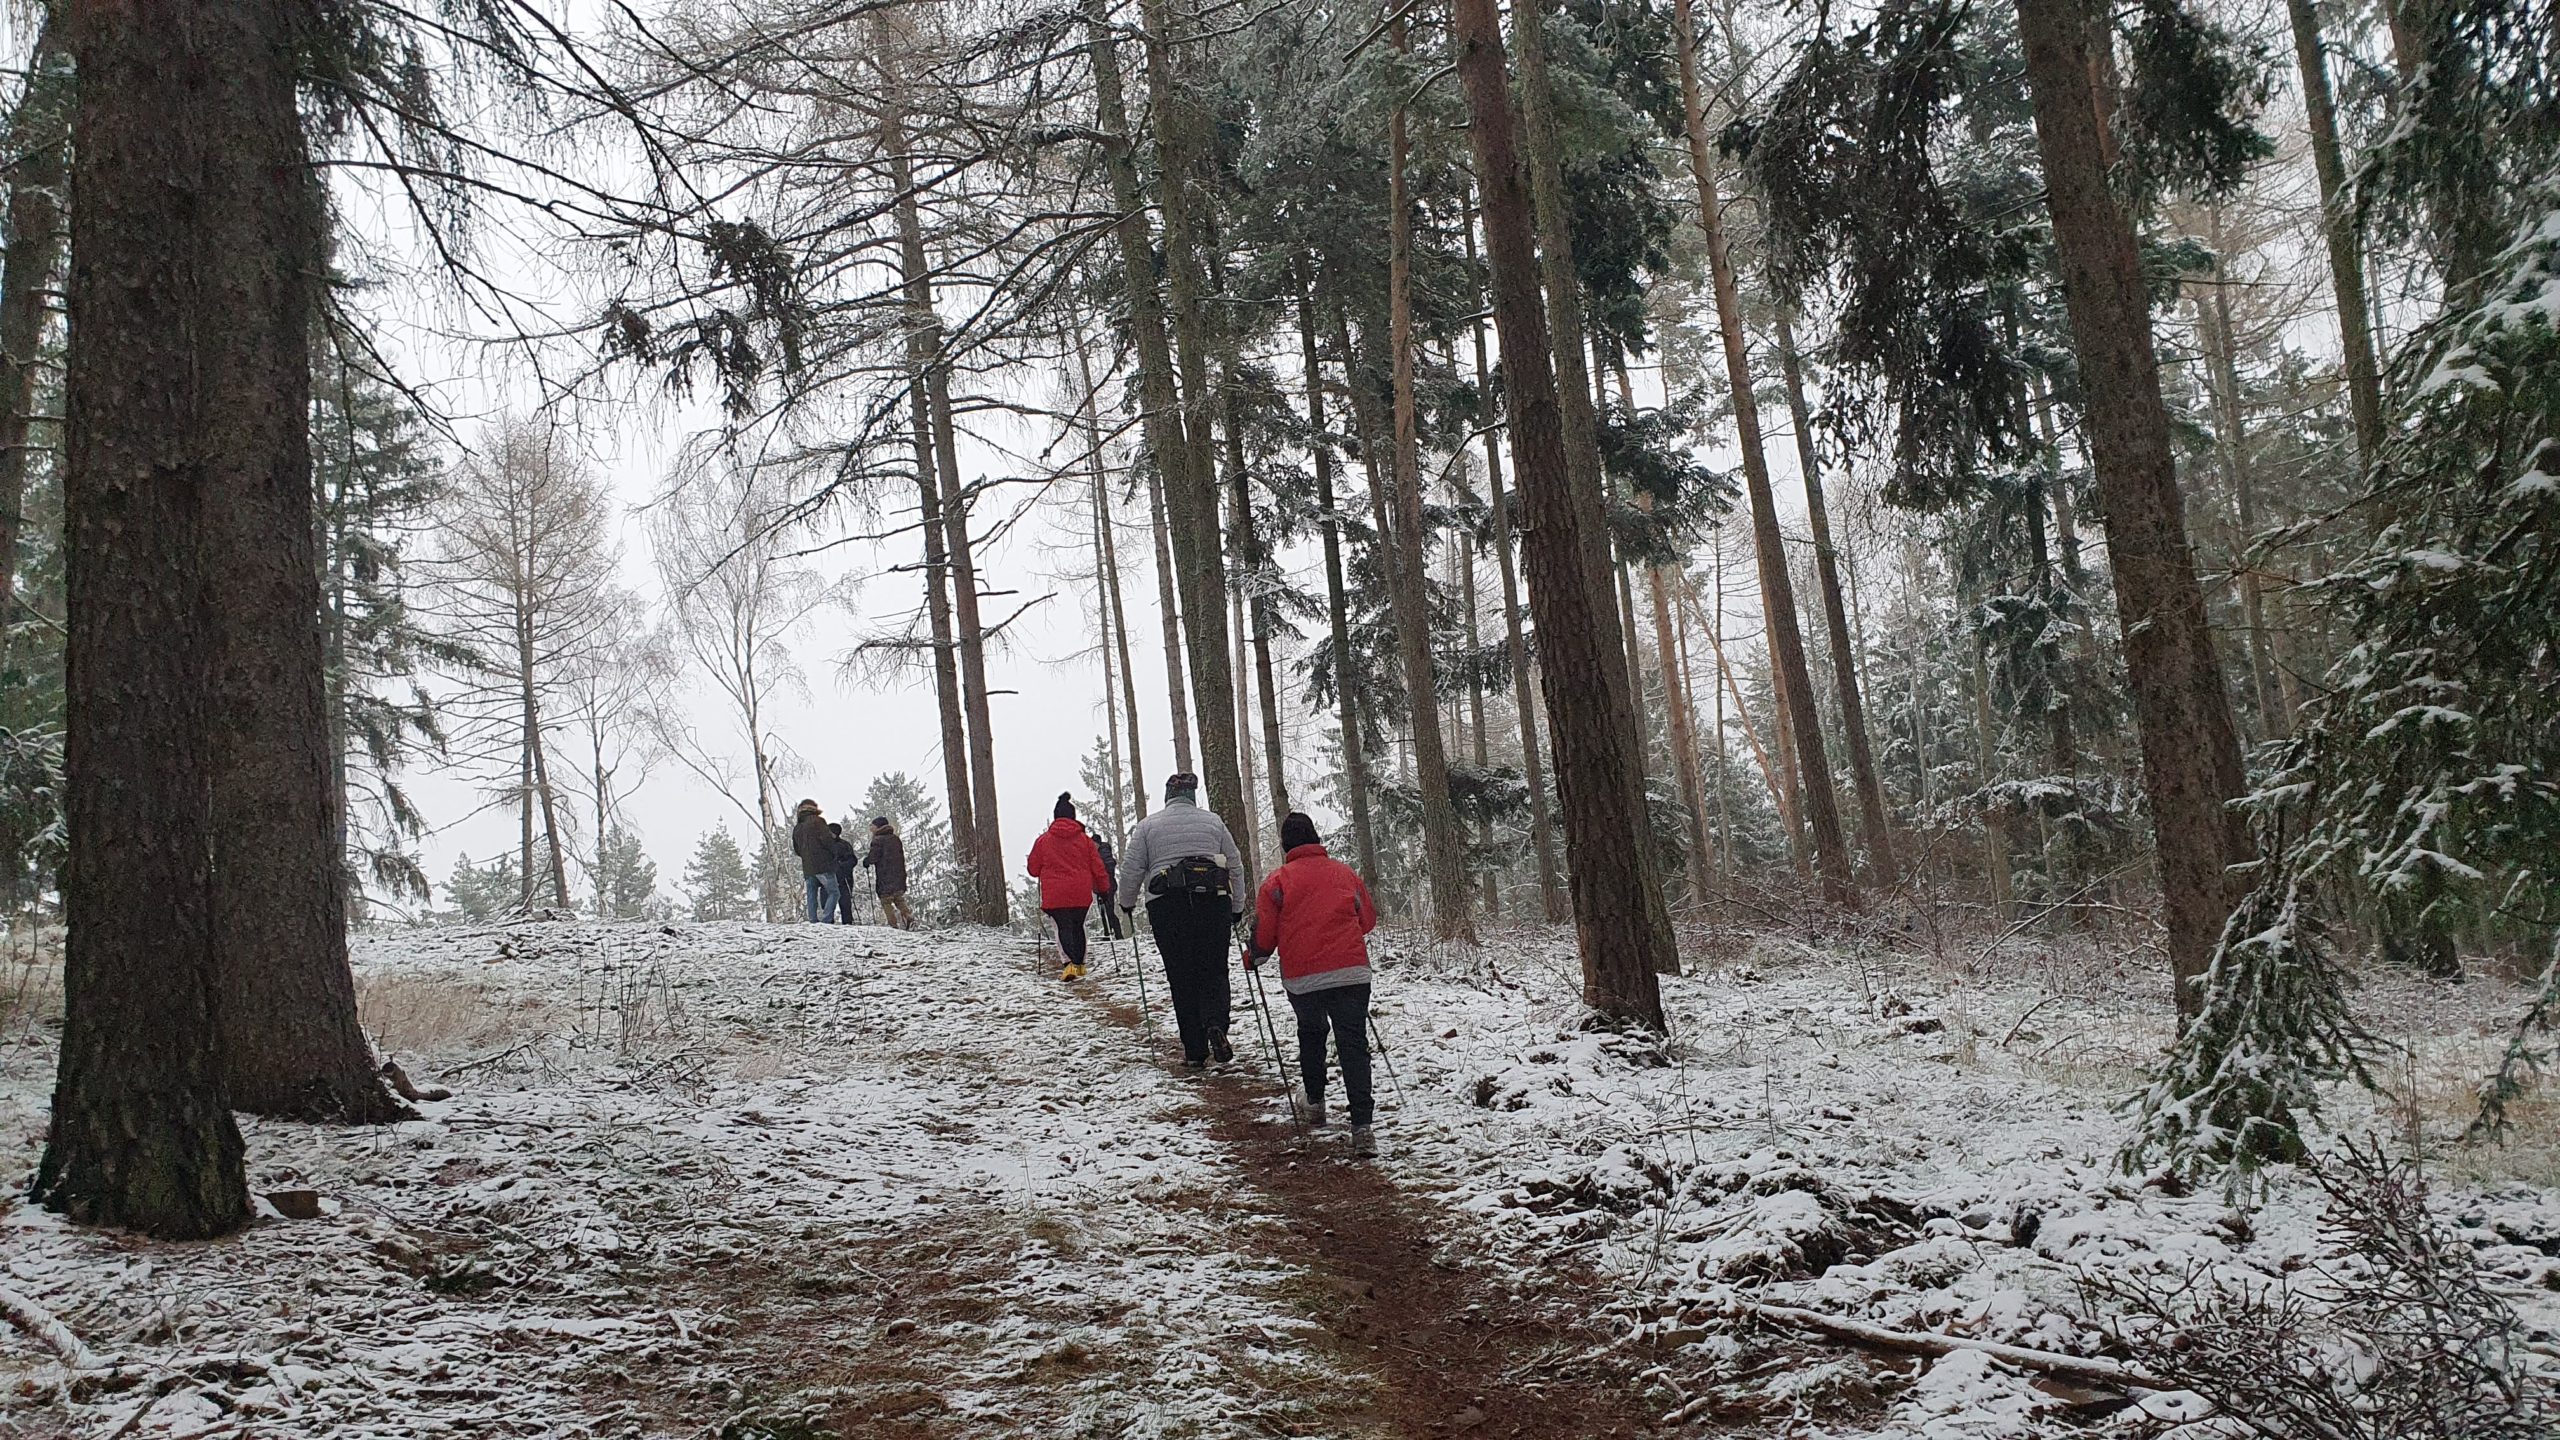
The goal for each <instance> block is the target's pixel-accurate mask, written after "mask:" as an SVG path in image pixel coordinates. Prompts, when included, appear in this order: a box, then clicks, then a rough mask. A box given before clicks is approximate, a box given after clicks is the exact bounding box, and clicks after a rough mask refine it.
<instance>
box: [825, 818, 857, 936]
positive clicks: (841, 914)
mask: <svg viewBox="0 0 2560 1440" xmlns="http://www.w3.org/2000/svg"><path fill="white" fill-rule="evenodd" d="M827 833H828V834H830V835H833V836H834V837H836V923H837V924H839V925H850V924H852V923H853V872H854V871H856V870H859V869H861V868H862V852H861V851H859V850H856V849H854V848H853V842H852V841H850V840H847V839H846V838H844V826H843V825H842V824H840V823H837V822H834V821H830V822H828V824H827Z"/></svg>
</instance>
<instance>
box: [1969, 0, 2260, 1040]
mask: <svg viewBox="0 0 2560 1440" xmlns="http://www.w3.org/2000/svg"><path fill="white" fill-rule="evenodd" d="M2018 30H2019V35H2020V38H2021V39H2022V40H2023V41H2024V43H2025V48H2026V57H2027V80H2028V85H2029V88H2030V89H2031V91H2032V92H2033V96H2034V103H2035V120H2036V137H2037V141H2038V144H2039V148H2040V149H2041V150H2042V152H2043V156H2044V171H2045V188H2046V194H2047V199H2048V203H2049V204H2050V205H2051V207H2052V212H2053V231H2054V248H2055V253H2056V255H2057V257H2058V259H2059V260H2060V262H2061V269H2062V288H2063V298H2064V300H2065V302H2066V303H2067V305H2068V307H2069V312H2070V317H2071V333H2072V338H2073V342H2074V349H2075V350H2076V351H2077V352H2078V354H2079V358H2080V374H2081V377H2082V381H2083V388H2084V391H2085V393H2086V395H2087V417H2088V430H2089V449H2090V454H2091V457H2092V459H2093V461H2094V463H2095V468H2096V470H2097V477H2098V504H2099V509H2100V511H2101V512H2102V514H2103V516H2104V518H2105V520H2106V541H2107V557H2108V562H2109V564H2110V566H2111V567H2112V568H2113V570H2114V572H2115V581H2116V597H2117V610H2118V619H2119V624H2120V626H2121V628H2122V631H2123V637H2124V650H2125V670H2126V676H2127V679H2128V681H2129V683H2130V686H2131V688H2132V691H2133V703H2134V715H2135V719H2136V722H2137V725H2138V728H2139V729H2140V732H2141V740H2142V776H2143V788H2144V791H2145V793H2146V795H2147V796H2148V798H2149V800H2150V802H2151V814H2152V824H2153V828H2154V832H2155V835H2156V837H2157V840H2158V846H2159V854H2160V888H2161V901H2162V908H2163V910H2164V911H2165V912H2166V917H2165V918H2166V920H2167V924H2168V931H2169V964H2170V970H2171V973H2172V975H2173V976H2174V977H2175V981H2176V994H2177V1002H2178V1008H2179V1013H2180V1014H2182V1015H2192V1014H2194V1013H2195V1010H2196V1007H2197V1006H2198V1004H2199V1003H2200V1002H2201V999H2202V997H2201V996H2200V995H2199V994H2198V992H2197V985H2196V982H2197V981H2199V980H2200V979H2201V978H2202V977H2203V974H2204V970H2205V966H2206V964H2207V962H2208V961H2209V959H2210V957H2211V956H2212V953H2213V949H2214V945H2215V943H2216V942H2217V941H2218V939H2219V938H2220V936H2221V934H2222V926H2223V922H2224V920H2225V919H2227V918H2228V917H2229V915H2230V913H2231V907H2232V905H2233V903H2234V901H2235V900H2236V898H2237V896H2238V893H2239V890H2240V888H2241V886H2240V885H2239V883H2238V882H2237V881H2236V879H2235V876H2234V872H2233V870H2232V867H2233V866H2235V865H2237V864H2240V863H2242V862H2243V861H2245V860H2246V859H2248V857H2249V844H2248V837H2247V835H2246V833H2245V831H2244V829H2243V827H2242V824H2241V820H2240V816H2239V814H2238V813H2237V812H2236V811H2234V810H2233V809H2232V808H2231V802H2232V801H2234V800H2236V799H2238V798H2239V796H2240V795H2241V793H2242V792H2243V790H2244V789H2245V788H2246V777H2245V775H2244V773H2243V771H2242V769H2241V764H2240V741H2239V736H2238V733H2237V731H2236V729H2235V728H2234V726H2233V724H2232V720H2231V702H2230V697H2229V696H2228V695H2227V694H2226V692H2225V691H2224V689H2223V681H2222V666H2221V662H2220V661H2219V660H2218V659H2217V658H2216V656H2215V655H2214V652H2213V636H2212V633H2211V631H2210V630H2209V629H2208V627H2207V624H2206V617H2205V605H2204V589H2203V587H2202V586H2201V585H2200V584H2198V583H2197V580H2196V568H2195V556H2194V553H2193V552H2192V551H2191V550H2190V549H2189V548H2188V545H2187V531H2186V520H2185V515H2184V512H2183V509H2182V507H2181V503H2180V496H2179V493H2178V472H2177V463H2176V460H2175V457H2174V454H2173V452H2172V451H2171V448H2170V439H2169V416H2168V409H2167V407H2166V406H2165V405H2164V404H2163V403H2162V401H2161V396H2160V367H2159V360H2158V357H2157V355H2156V354H2155V353H2154V351H2153V349H2152V341H2151V312H2150V302H2149V297H2148V294H2147V292H2146V290H2145V287H2144V284H2143V273H2142V256H2141V252H2140V249H2139V247H2138V246H2137V244H2136V242H2135V238H2134V231H2133V224H2132V221H2131V219H2130V218H2129V217H2127V216H2126V214H2125V212H2124V210H2123V209H2122V208H2121V207H2120V206H2119V205H2118V203H2117V201H2116V197H2115V194H2114V192H2113V191H2112V190H2110V189H2109V188H2108V174H2107V163H2106V156H2105V150H2104V145H2105V138H2104V135H2103V133H2102V131H2101V129H2100V124H2099V115H2098V104H2097V101H2098V97H2097V95H2096V93H2095V91H2094V88H2093V86H2092V83H2091V79H2090V70H2091V60H2092V55H2091V52H2090V49H2089V34H2090V26H2089V23H2088V12H2087V10H2086V9H2085V8H2084V7H2083V5H2082V4H2081V3H2079V0H2018Z"/></svg>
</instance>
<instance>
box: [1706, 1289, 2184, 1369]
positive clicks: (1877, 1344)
mask: <svg viewBox="0 0 2560 1440" xmlns="http://www.w3.org/2000/svg"><path fill="white" fill-rule="evenodd" d="M1734 1303H1735V1304H1736V1305H1737V1306H1739V1307H1740V1308H1741V1309H1742V1310H1743V1311H1744V1312H1745V1313H1747V1314H1751V1315H1756V1316H1758V1317H1760V1318H1761V1319H1763V1320H1766V1321H1769V1322H1770V1323H1771V1324H1774V1325H1786V1326H1792V1327H1793V1328H1795V1329H1798V1330H1811V1331H1814V1332H1816V1333H1818V1334H1822V1335H1828V1336H1830V1337H1831V1338H1832V1339H1834V1340H1845V1341H1847V1342H1849V1343H1850V1344H1852V1345H1863V1346H1865V1347H1867V1348H1868V1349H1871V1350H1892V1351H1897V1352H1900V1353H1902V1354H1905V1355H1949V1354H1953V1353H1954V1352H1956V1351H1958V1350H1978V1351H1980V1352H1981V1353H1983V1354H1985V1355H1988V1356H1990V1357H1991V1358H1992V1359H1994V1360H1998V1361H2001V1362H2002V1363H2004V1364H2009V1365H2015V1366H2017V1367H2019V1368H2020V1369H2023V1370H2034V1371H2036V1372H2038V1373H2040V1374H2045V1375H2054V1376H2059V1377H2061V1378H2063V1379H2066V1380H2078V1381H2082V1382H2085V1383H2088V1384H2093V1385H2105V1386H2109V1387H2111V1388H2114V1389H2118V1390H2127V1391H2135V1392H2142V1391H2151V1390H2166V1389H2170V1388H2173V1387H2171V1386H2169V1385H2167V1384H2165V1383H2163V1382H2162V1381H2160V1380H2158V1379H2156V1378H2154V1377H2153V1376H2151V1375H2149V1374H2147V1373H2145V1372H2143V1371H2141V1370H2139V1369H2136V1368H2135V1367H2133V1366H2131V1365H2127V1364H2124V1363H2123V1362H2122V1361H2117V1360H2106V1359H2100V1358H2096V1357H2092V1356H2084V1355H2063V1354H2059V1353H2057V1352H2055V1351H2051V1350H2030V1349H2028V1348H2027V1347H2026V1346H2023V1345H2004V1344H2002V1343H2000V1342H1999V1341H1997V1340H1975V1339H1971V1338H1969V1337H1966V1336H1962V1335H1940V1334H1936V1333H1934V1332H1928V1331H1916V1330H1896V1329H1893V1328H1892V1327H1890V1326H1886V1325H1878V1324H1875V1323H1873V1322H1871V1321H1866V1320H1852V1319H1849V1318H1848V1317H1846V1316H1841V1315H1829V1314H1825V1313H1823V1312H1822V1311H1819V1310H1804V1309H1799V1308H1797V1307H1796V1306H1793V1305H1771V1304H1767V1303H1764V1302H1762V1301H1757V1300H1741V1299H1737V1300H1736V1301H1735V1302H1734Z"/></svg>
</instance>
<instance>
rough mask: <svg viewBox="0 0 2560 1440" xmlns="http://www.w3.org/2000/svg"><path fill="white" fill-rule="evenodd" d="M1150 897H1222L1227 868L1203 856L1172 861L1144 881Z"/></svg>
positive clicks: (1219, 862)
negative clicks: (1154, 875)
mask: <svg viewBox="0 0 2560 1440" xmlns="http://www.w3.org/2000/svg"><path fill="white" fill-rule="evenodd" d="M1147 893H1148V894H1150V895H1225V894H1226V893H1227V867H1226V865H1225V863H1224V862H1222V861H1218V860H1214V859H1212V858H1210V857H1209V856H1206V855H1193V856H1191V857H1189V858H1187V859H1183V860H1176V861H1174V862H1173V863H1172V864H1170V865H1168V866H1166V867H1165V868H1164V869H1162V870H1160V871H1158V872H1156V877H1155V878H1154V879H1152V880H1150V881H1148V882H1147Z"/></svg>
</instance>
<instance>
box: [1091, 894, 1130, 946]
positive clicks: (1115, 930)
mask: <svg viewBox="0 0 2560 1440" xmlns="http://www.w3.org/2000/svg"><path fill="white" fill-rule="evenodd" d="M1093 903H1094V904H1095V905H1096V906H1098V907H1100V909H1101V911H1102V938H1103V939H1105V940H1125V939H1127V938H1129V937H1128V936H1126V935H1124V934H1122V933H1121V930H1120V907H1119V906H1117V905H1114V904H1112V903H1111V892H1110V891H1108V890H1103V891H1098V892H1096V893H1095V895H1094V897H1093Z"/></svg>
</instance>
